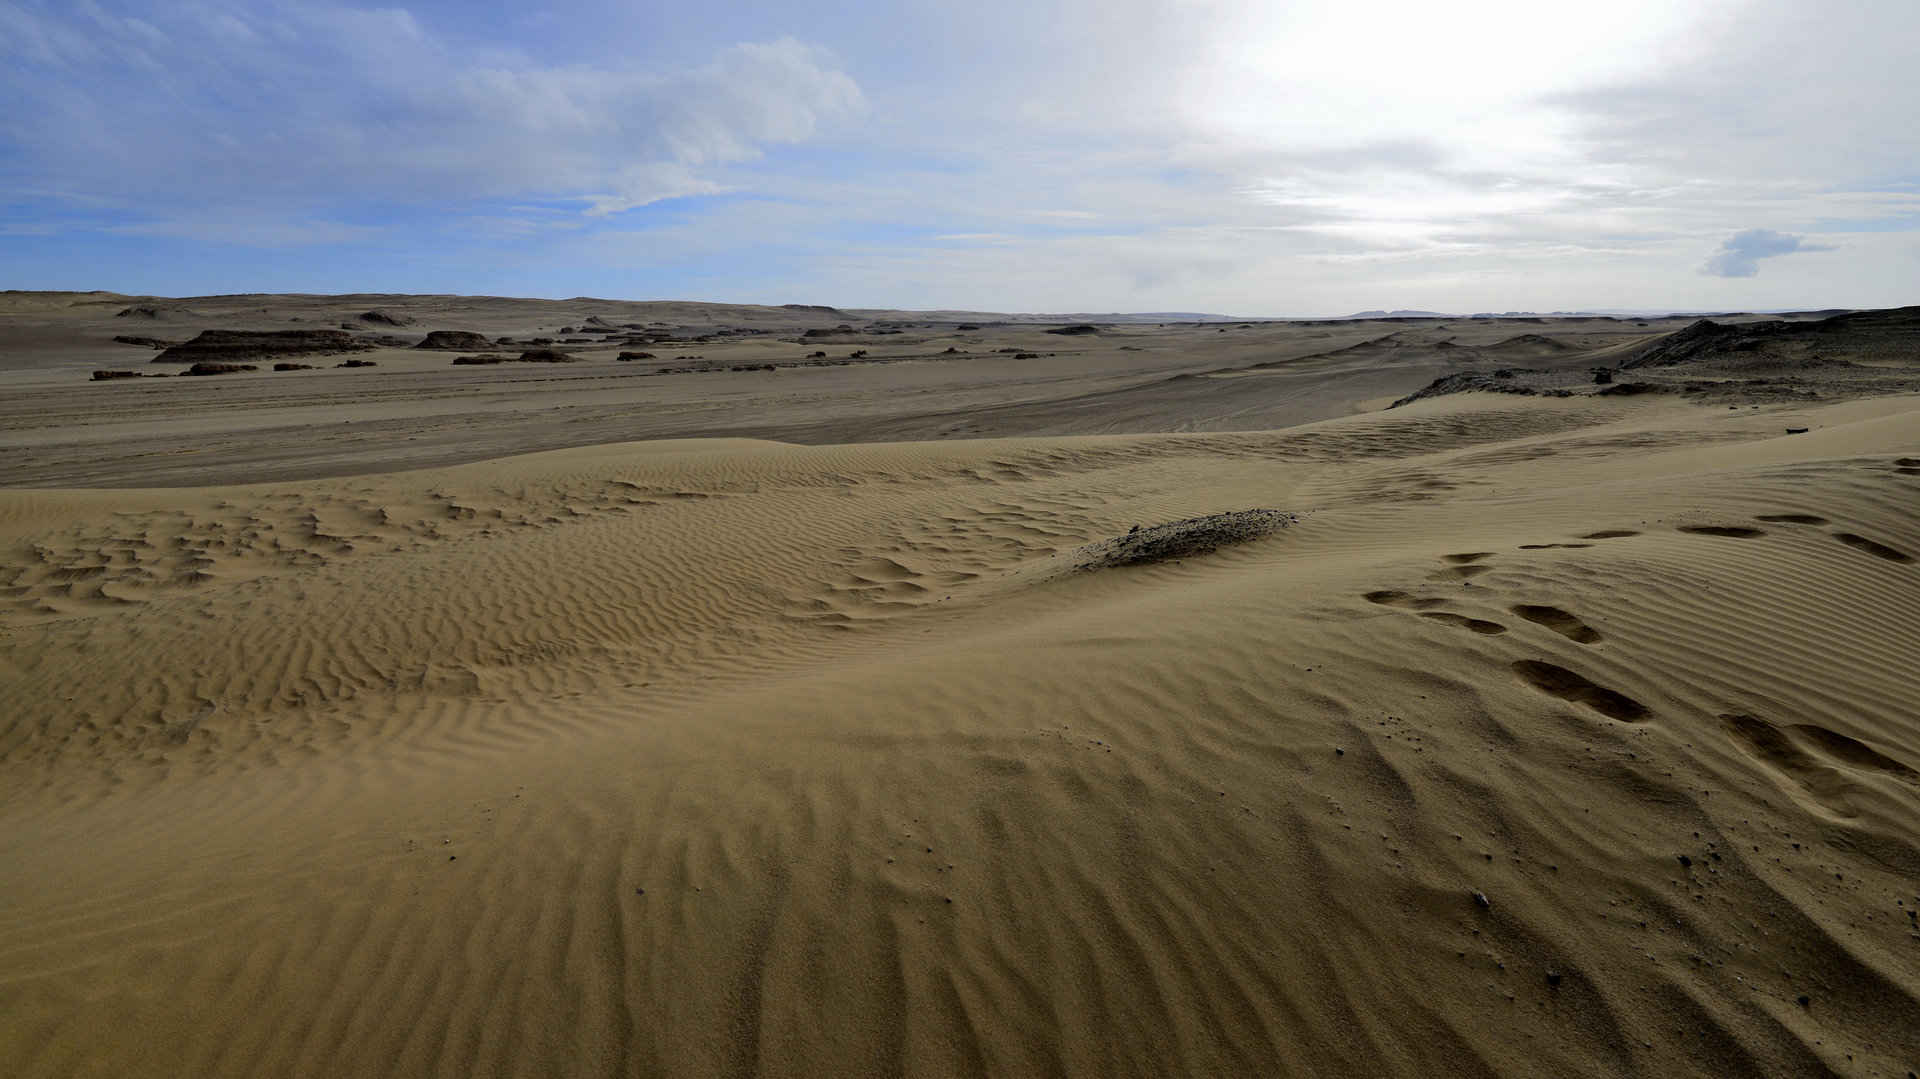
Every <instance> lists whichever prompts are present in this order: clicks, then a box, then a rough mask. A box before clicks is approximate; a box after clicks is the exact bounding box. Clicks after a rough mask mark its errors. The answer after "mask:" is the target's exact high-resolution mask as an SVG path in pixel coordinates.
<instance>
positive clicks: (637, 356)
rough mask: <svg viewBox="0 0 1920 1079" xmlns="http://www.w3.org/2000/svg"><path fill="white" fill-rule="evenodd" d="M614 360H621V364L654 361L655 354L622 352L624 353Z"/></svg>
mask: <svg viewBox="0 0 1920 1079" xmlns="http://www.w3.org/2000/svg"><path fill="white" fill-rule="evenodd" d="M614 358H615V359H617V360H619V361H620V362H622V363H625V362H627V361H628V360H651V359H653V353H651V352H622V353H621V354H620V355H618V356H616V357H614Z"/></svg>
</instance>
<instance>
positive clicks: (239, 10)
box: [0, 0, 1920, 315]
mask: <svg viewBox="0 0 1920 1079" xmlns="http://www.w3.org/2000/svg"><path fill="white" fill-rule="evenodd" d="M1914 55H1920V5H1915V4H1913V3H1912V2H1911V0H1897V2H1895V0H1856V2H1851V3H1812V2H1805V0H1693V2H1690V3H1688V4H1673V3H1671V2H1670V0H1613V2H1610V3H1605V4H1601V3H1592V4H1582V3H1571V2H1569V3H1565V4H1538V3H1537V2H1532V0H1529V2H1521V0H1460V2H1456V3H1454V4H1449V5H1434V4H1431V3H1426V2H1421V3H1414V2H1408V0H1338V2H1335V0H1327V2H1314V0H1306V2H1297V3H1290V4H1275V3H1262V2H1252V0H1170V2H1162V3H1141V2H1133V0H1110V2H1105V3H1092V2H1058V3H1042V2H1025V3H1014V2H1000V0H984V2H978V3H969V4H967V5H957V4H950V3H931V2H921V0H905V2H897V3H864V4H863V3H860V2H857V0H851V2H843V3H830V4H829V3H821V4H808V3H797V2H788V3H732V4H685V3H616V2H612V0H588V2H577V3H550V4H547V5H543V6H541V7H539V9H538V10H529V6H528V5H525V4H524V3H513V4H509V3H502V2H497V0H474V2H465V3H457V4H456V3H447V2H441V0H434V2H418V3H411V4H392V5H383V6H372V5H363V4H351V3H338V2H321V0H167V2H158V0H0V288H73V289H82V288H105V289H114V290H118V291H123V292H137V293H154V294H162V295H190V294H197V293H208V292H237V291H310V292H358V291H394V292H462V293H493V294H512V295H536V296H572V295H582V294H589V295H599V296H616V297H626V298H636V299H651V298H680V299H711V300H723V301H738V302H772V303H783V302H804V303H833V304H840V305H845V306H874V307H880V306H898V307H918V308H934V307H948V308H974V309H990V310H1052V311H1068V310H1085V311H1100V310H1207V311H1218V312H1226V313H1235V314H1274V315H1285V314H1305V315H1312V314H1340V313H1344V312H1347V311H1351V310H1355V309H1361V308H1370V307H1417V308H1428V309H1436V310H1460V311H1472V310H1489V309H1494V310H1505V309H1514V308H1533V309H1560V308H1574V307H1638V306H1653V307H1659V306H1671V307H1679V308H1743V307H1744V308H1780V307H1795V306H1808V307H1816V306H1873V305H1890V304H1898V303H1908V302H1914V301H1915V300H1916V299H1920V297H1916V295H1915V292H1914V289H1913V284H1914V283H1915V282H1916V281H1920V122H1916V121H1920V80H1916V79H1914V78H1912V77H1911V74H1910V72H1909V70H1908V69H1909V67H1910V64H1911V57H1913V56H1914Z"/></svg>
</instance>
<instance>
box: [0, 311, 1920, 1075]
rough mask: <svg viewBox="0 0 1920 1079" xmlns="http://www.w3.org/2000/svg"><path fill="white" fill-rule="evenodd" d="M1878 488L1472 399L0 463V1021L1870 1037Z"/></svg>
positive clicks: (1897, 964)
mask: <svg viewBox="0 0 1920 1079" xmlns="http://www.w3.org/2000/svg"><path fill="white" fill-rule="evenodd" d="M368 306H372V303H371V302H363V303H362V304H361V307H363V308H364V307H368ZM384 306H385V305H383V309H384ZM1108 336H1111V335H1104V334H1103V335H1102V337H1103V339H1104V338H1106V337H1108ZM1505 336H1508V337H1510V336H1512V334H1511V333H1510V332H1509V333H1506V334H1505ZM1489 337H1490V338H1492V337H1493V335H1492V334H1489ZM236 377H238V376H236ZM339 377H343V378H344V377H346V376H345V375H342V376H339ZM1262 377H1265V376H1260V375H1251V376H1247V377H1246V378H1240V379H1213V380H1207V379H1195V380H1194V381H1198V382H1212V383H1217V384H1221V385H1227V384H1232V383H1234V382H1247V381H1252V380H1257V379H1259V378H1262ZM1789 426H1791V427H1796V428H1798V427H1806V428H1809V431H1808V432H1807V433H1805V434H1799V435H1793V436H1788V435H1785V434H1784V433H1783V432H1784V430H1785V428H1787V427H1789ZM1916 495H1920V397H1914V396H1904V397H1901V396H1896V397H1884V398H1875V399H1870V400H1862V401H1851V402H1845V403H1834V404H1813V405H1804V406H1789V407H1782V406H1769V407H1767V408H1763V409H1758V410H1756V409H1752V408H1740V409H1734V410H1728V409H1724V408H1702V407H1699V406H1696V405H1691V404H1687V403H1684V402H1682V401H1679V400H1674V399H1669V398H1646V397H1640V398H1594V397H1581V398H1573V399H1551V398H1549V399H1541V398H1514V397H1505V396H1488V395H1480V394H1469V395H1461V396H1454V397H1445V398H1439V399H1435V400H1429V401H1423V402H1418V403H1416V404H1412V405H1408V406H1405V407H1402V408H1398V409H1394V410H1392V411H1389V412H1368V413H1364V414H1359V415H1349V416H1342V417H1338V418H1332V419H1325V420H1322V421H1320V422H1317V423H1313V424H1309V425H1306V426H1297V427H1291V428H1286V429H1279V430H1271V431H1252V432H1237V433H1236V432H1212V433H1185V434H1179V433H1176V434H1157V435H1094V436H1085V437H1044V438H1006V439H983V440H967V441H954V442H938V443H932V442H897V443H869V444H862V445H822V446H796V445H790V444H783V443H777V442H770V441H761V440H752V439H726V440H715V439H708V440H681V441H659V442H640V443H625V444H616V445H606V446H596V447H588V448H577V449H565V450H558V451H553V452H543V453H536V454H531V455H526V456H517V457H511V458H505V459H499V460H489V461H482V462H476V463H472V464H463V465H458V466H454V467H444V468H435V469H428V470H415V471H400V472H389V473H386V474H381V475H358V476H353V475H343V476H336V477H334V478H321V479H306V480H302V481H300V482H288V483H254V484H245V485H238V486H223V487H192V488H173V489H155V490H55V489H35V490H13V491H0V552H3V553H0V641H4V644H5V647H4V648H0V711H4V713H5V714H6V715H7V716H8V717H10V718H9V719H8V721H7V722H6V723H5V724H4V726H0V771H3V772H4V783H3V784H0V895H3V896H4V897H5V907H6V912H7V917H6V918H5V919H0V1059H4V1060H6V1061H8V1062H9V1064H8V1069H7V1070H8V1071H9V1073H10V1074H15V1075H21V1076H66V1075H116V1076H122V1075H124V1076H132V1075H156V1076H159V1075H167V1076H173V1075H248V1076H257V1075H365V1074H390V1075H428V1074H433V1075H476V1074H488V1075H551V1074H636V1075H653V1074H674V1075H704V1074H774V1075H818V1074H836V1075H868V1074H872V1075H880V1074H914V1075H950V1074H1013V1075H1026V1074H1080V1075H1092V1074H1170V1073H1180V1074H1247V1075H1252V1074H1326V1075H1332V1074H1530V1075H1539V1074H1552V1075H1595V1076H1599V1075H1622V1074H1645V1075H1679V1074H1697V1075H1730V1074H1754V1075H1801V1074H1846V1075H1901V1074H1905V1073H1906V1071H1907V1069H1909V1068H1911V1067H1913V1066H1914V1061H1916V1060H1920V928H1917V927H1916V923H1915V920H1914V919H1915V916H1916V914H1915V912H1916V911H1920V890H1916V885H1915V881H1916V880H1920V848H1916V846H1915V840H1914V836H1915V834H1916V829H1915V824H1916V822H1917V821H1920V712H1916V709H1915V707H1914V704H1913V702H1914V701H1915V700H1916V699H1920V674H1917V673H1916V668H1915V666H1914V662H1913V660H1914V657H1915V655H1917V654H1920V563H1916V562H1914V561H1913V559H1914V558H1916V557H1920V518H1917V517H1916V515H1915V514H1914V513H1913V506H1914V505H1915V498H1916ZM1249 507H1273V508H1277V509H1280V510H1285V511H1290V512H1293V513H1296V514H1298V515H1299V519H1298V521H1297V522H1294V523H1292V524H1291V525H1290V526H1288V527H1285V528H1280V529H1277V530H1275V531H1272V532H1271V533H1270V534H1268V535H1265V536H1263V537H1260V538H1255V539H1252V540H1250V541H1249V542H1246V543H1241V544H1236V545H1232V546H1227V547H1222V548H1220V549H1217V550H1214V551H1212V552H1211V553H1206V554H1203V555H1196V556H1193V557H1187V558H1182V559H1178V560H1174V561H1165V562H1159V563H1156V564H1150V565H1122V566H1116V567H1114V568H1105V569H1099V570H1097V571H1085V570H1077V569H1076V568H1075V566H1076V564H1077V563H1076V552H1079V551H1080V550H1081V549H1082V548H1083V547H1084V546H1085V545H1087V544H1092V543H1099V542H1101V541H1104V540H1110V539H1114V538H1116V537H1124V536H1126V535H1127V534H1128V533H1129V531H1130V530H1131V529H1132V528H1133V527H1134V526H1136V525H1138V526H1142V528H1143V529H1150V528H1152V527H1153V526H1155V525H1159V524H1162V523H1165V522H1170V521H1177V520H1182V519H1187V518H1195V517H1202V516H1204V515H1207V514H1212V513H1218V512H1221V511H1227V510H1240V509H1246V508H1249Z"/></svg>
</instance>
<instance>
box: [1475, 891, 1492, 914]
mask: <svg viewBox="0 0 1920 1079" xmlns="http://www.w3.org/2000/svg"><path fill="white" fill-rule="evenodd" d="M1473 901H1474V903H1475V904H1476V905H1477V906H1479V908H1480V909H1481V910H1491V909H1492V908H1493V900H1491V899H1488V898H1487V893H1485V892H1475V893H1473Z"/></svg>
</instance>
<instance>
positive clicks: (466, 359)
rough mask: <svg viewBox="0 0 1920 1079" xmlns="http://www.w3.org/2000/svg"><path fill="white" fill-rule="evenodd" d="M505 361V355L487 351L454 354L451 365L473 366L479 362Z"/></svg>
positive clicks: (479, 363)
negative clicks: (464, 354)
mask: <svg viewBox="0 0 1920 1079" xmlns="http://www.w3.org/2000/svg"><path fill="white" fill-rule="evenodd" d="M505 361H506V357H505V356H501V355H498V354H497V353H492V352H488V353H485V354H482V355H479V356H455V357H454V358H453V365H454V366H455V367H474V366H479V365H481V364H490V363H503V362H505Z"/></svg>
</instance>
